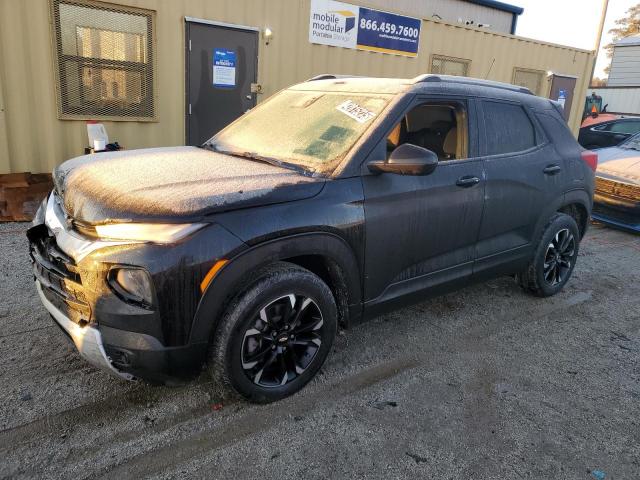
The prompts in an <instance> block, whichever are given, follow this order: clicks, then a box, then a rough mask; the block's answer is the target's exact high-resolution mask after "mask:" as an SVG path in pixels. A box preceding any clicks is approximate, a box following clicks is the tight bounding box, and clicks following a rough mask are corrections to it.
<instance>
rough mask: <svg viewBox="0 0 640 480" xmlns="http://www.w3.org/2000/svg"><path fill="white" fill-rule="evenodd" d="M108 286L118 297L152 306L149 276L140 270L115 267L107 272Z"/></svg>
mask: <svg viewBox="0 0 640 480" xmlns="http://www.w3.org/2000/svg"><path fill="white" fill-rule="evenodd" d="M108 280H109V284H110V285H111V288H113V289H114V290H115V291H116V293H117V294H118V295H119V296H120V297H124V298H125V299H126V300H131V301H134V302H136V303H140V304H142V305H144V306H151V305H152V304H153V290H152V287H151V279H150V278H149V274H148V273H147V272H146V271H145V270H143V269H141V268H129V267H117V268H114V269H112V270H111V271H110V272H109V277H108Z"/></svg>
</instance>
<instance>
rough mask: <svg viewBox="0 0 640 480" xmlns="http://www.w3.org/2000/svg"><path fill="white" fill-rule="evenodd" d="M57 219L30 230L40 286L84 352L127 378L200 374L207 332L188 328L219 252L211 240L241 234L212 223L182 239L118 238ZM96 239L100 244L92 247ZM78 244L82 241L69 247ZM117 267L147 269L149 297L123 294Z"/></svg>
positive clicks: (164, 379) (223, 243) (222, 242)
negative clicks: (93, 235) (197, 335)
mask: <svg viewBox="0 0 640 480" xmlns="http://www.w3.org/2000/svg"><path fill="white" fill-rule="evenodd" d="M36 223H37V222H36ZM52 224H53V222H50V221H48V219H47V220H46V221H45V219H43V218H41V221H40V223H37V224H36V225H34V226H33V227H32V228H31V229H29V231H28V232H27V236H28V238H29V243H30V256H31V261H32V264H33V273H34V278H35V286H36V289H37V292H38V295H39V297H40V299H41V301H42V303H43V305H44V307H45V308H46V309H47V310H48V312H49V313H50V314H51V316H52V317H53V319H54V320H55V322H56V323H57V324H58V325H59V326H60V327H61V329H62V330H63V331H64V332H65V333H66V334H67V336H68V337H69V338H70V339H71V340H72V342H73V344H74V345H75V347H76V348H77V350H78V352H79V353H80V355H81V356H82V357H83V358H84V359H86V360H87V361H88V362H90V363H91V364H93V365H95V366H97V367H99V368H101V369H103V370H105V371H108V372H110V373H111V374H114V375H117V376H118V377H120V378H123V379H127V380H132V379H134V378H141V379H144V380H147V381H150V382H153V383H172V382H175V381H180V380H183V379H186V378H189V377H193V376H194V375H197V374H198V373H199V372H200V371H201V367H202V365H203V363H204V362H205V360H206V354H207V348H208V341H207V340H208V339H193V338H191V335H190V332H191V329H192V322H193V319H194V317H195V313H196V311H197V309H198V304H199V302H200V300H201V297H202V292H201V291H200V288H199V287H200V280H201V278H202V277H203V273H202V272H204V273H206V271H207V270H208V268H210V267H211V264H212V263H214V262H215V259H216V258H217V257H216V252H212V251H211V248H207V245H215V246H216V248H218V247H219V248H226V247H229V248H230V250H228V251H231V250H232V249H233V248H232V245H230V243H229V241H231V242H235V244H237V243H239V240H237V239H236V238H235V237H233V236H232V235H230V234H228V238H226V239H225V238H224V234H222V235H221V232H220V230H221V229H220V228H219V227H217V226H215V225H212V226H210V227H205V228H203V229H202V230H201V231H200V232H197V233H196V234H195V235H194V236H193V237H191V238H188V239H185V241H183V242H181V243H179V244H176V245H157V244H145V243H133V244H132V243H127V244H125V243H122V244H117V245H116V244H114V243H113V242H111V243H108V242H102V241H101V240H96V239H90V238H88V237H83V236H82V235H80V234H78V233H77V232H75V231H73V230H71V229H70V228H64V227H63V228H62V229H61V228H60V227H59V225H55V226H54V228H52ZM225 232H226V231H225ZM198 236H199V237H200V238H196V237H198ZM212 236H215V237H216V238H212ZM69 237H74V238H73V239H72V240H73V241H71V240H70V238H69ZM74 242H75V243H74ZM80 243H81V244H80ZM92 243H93V244H96V245H94V246H93V247H96V248H93V247H91V248H87V245H88V244H92ZM76 244H77V245H80V248H77V249H76V248H69V245H76ZM78 252H80V253H78ZM205 258H208V259H209V260H208V261H205V260H204V259H205ZM211 259H213V260H211ZM119 270H137V271H140V270H142V271H144V272H146V276H147V277H148V279H149V286H150V290H149V291H150V292H151V300H150V302H145V303H144V304H141V303H138V302H135V301H132V300H131V299H130V298H127V296H126V295H122V292H121V291H120V290H119V289H118V288H117V287H118V285H117V284H115V285H114V283H115V281H116V278H117V277H116V275H112V274H113V273H114V272H117V271H119ZM211 323H212V324H213V322H211Z"/></svg>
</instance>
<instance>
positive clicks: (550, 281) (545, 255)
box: [517, 213, 580, 297]
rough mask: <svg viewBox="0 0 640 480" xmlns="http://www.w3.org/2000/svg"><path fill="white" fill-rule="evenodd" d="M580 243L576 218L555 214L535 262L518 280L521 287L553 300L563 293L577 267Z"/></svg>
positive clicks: (546, 228) (539, 244)
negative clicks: (554, 296)
mask: <svg viewBox="0 0 640 480" xmlns="http://www.w3.org/2000/svg"><path fill="white" fill-rule="evenodd" d="M579 240H580V231H579V230H578V225H577V224H576V221H575V220H574V219H573V217H571V216H569V215H566V214H564V213H557V214H555V215H554V216H553V218H551V220H550V221H549V223H548V224H547V226H546V227H545V229H544V231H543V233H542V236H541V238H540V242H539V243H538V246H537V247H536V251H535V253H534V255H533V259H532V260H531V262H529V265H528V267H527V268H526V269H525V270H524V271H522V272H520V273H519V274H518V276H517V278H518V282H519V283H520V286H521V287H522V288H523V289H524V290H526V291H528V292H530V293H532V294H534V295H536V296H538V297H550V296H552V295H555V294H556V293H558V292H559V291H560V290H562V288H563V287H564V286H565V284H566V283H567V281H568V280H569V278H570V277H571V273H572V272H573V269H574V267H575V265H576V260H577V258H578V248H579Z"/></svg>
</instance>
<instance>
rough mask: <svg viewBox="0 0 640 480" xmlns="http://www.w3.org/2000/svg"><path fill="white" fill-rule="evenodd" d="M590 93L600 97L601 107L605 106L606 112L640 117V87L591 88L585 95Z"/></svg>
mask: <svg viewBox="0 0 640 480" xmlns="http://www.w3.org/2000/svg"><path fill="white" fill-rule="evenodd" d="M592 91H593V92H596V93H597V94H598V95H600V96H601V97H602V106H603V107H604V106H605V105H607V112H615V113H631V114H635V115H640V87H615V88H606V87H603V88H593V89H590V90H589V92H587V93H590V92H592ZM582 104H583V105H584V99H582Z"/></svg>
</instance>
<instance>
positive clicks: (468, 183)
mask: <svg viewBox="0 0 640 480" xmlns="http://www.w3.org/2000/svg"><path fill="white" fill-rule="evenodd" d="M478 183H480V179H479V178H478V177H472V176H466V177H460V178H459V179H458V180H457V181H456V185H457V186H459V187H463V188H469V187H473V186H474V185H476V184H478Z"/></svg>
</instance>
